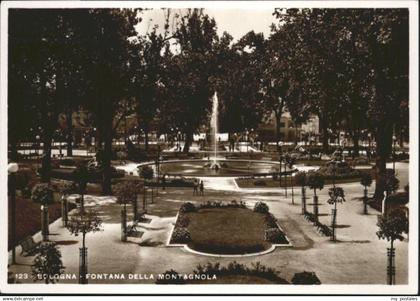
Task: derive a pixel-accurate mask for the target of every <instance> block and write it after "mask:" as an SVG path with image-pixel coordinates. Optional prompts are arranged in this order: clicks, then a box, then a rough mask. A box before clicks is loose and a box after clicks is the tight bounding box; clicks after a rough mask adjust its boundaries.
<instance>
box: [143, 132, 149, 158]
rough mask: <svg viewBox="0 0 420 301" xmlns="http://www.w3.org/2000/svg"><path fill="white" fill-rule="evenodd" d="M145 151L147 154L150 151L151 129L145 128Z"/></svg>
mask: <svg viewBox="0 0 420 301" xmlns="http://www.w3.org/2000/svg"><path fill="white" fill-rule="evenodd" d="M144 150H145V151H146V152H147V151H148V150H149V128H148V127H147V126H145V127H144Z"/></svg>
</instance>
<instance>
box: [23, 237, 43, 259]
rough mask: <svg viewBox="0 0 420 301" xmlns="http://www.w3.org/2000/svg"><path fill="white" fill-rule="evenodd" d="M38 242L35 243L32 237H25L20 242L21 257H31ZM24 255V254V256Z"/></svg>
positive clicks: (36, 248)
mask: <svg viewBox="0 0 420 301" xmlns="http://www.w3.org/2000/svg"><path fill="white" fill-rule="evenodd" d="M39 244H40V243H39V242H38V243H36V242H35V241H34V239H33V237H32V236H27V237H25V238H24V239H23V240H22V241H21V242H20V245H21V247H22V251H21V253H20V254H21V255H23V256H32V255H34V254H35V253H36V251H37V250H38V246H39ZM24 253H25V254H24Z"/></svg>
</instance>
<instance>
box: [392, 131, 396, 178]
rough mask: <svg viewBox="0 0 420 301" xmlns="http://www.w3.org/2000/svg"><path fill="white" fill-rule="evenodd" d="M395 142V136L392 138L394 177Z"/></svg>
mask: <svg viewBox="0 0 420 301" xmlns="http://www.w3.org/2000/svg"><path fill="white" fill-rule="evenodd" d="M396 142H397V137H396V136H395V135H393V136H392V169H393V171H394V175H395V144H396Z"/></svg>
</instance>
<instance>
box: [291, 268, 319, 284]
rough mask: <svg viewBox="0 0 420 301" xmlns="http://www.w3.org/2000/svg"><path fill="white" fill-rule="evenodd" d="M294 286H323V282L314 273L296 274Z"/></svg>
mask: <svg viewBox="0 0 420 301" xmlns="http://www.w3.org/2000/svg"><path fill="white" fill-rule="evenodd" d="M292 283H293V284H321V281H320V280H319V278H318V277H317V276H316V274H315V273H314V272H306V271H304V272H302V273H296V274H295V275H294V276H293V278H292Z"/></svg>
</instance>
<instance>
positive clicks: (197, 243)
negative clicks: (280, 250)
mask: <svg viewBox="0 0 420 301" xmlns="http://www.w3.org/2000/svg"><path fill="white" fill-rule="evenodd" d="M267 215H268V213H266V214H265V213H258V212H254V211H252V210H250V209H248V208H235V207H227V206H226V207H220V208H218V207H214V208H200V209H198V210H196V211H193V212H184V213H182V214H180V215H179V216H178V220H180V219H187V220H188V223H187V225H184V224H182V223H179V222H178V221H177V224H176V227H175V229H174V233H177V230H179V229H181V228H180V227H182V229H187V230H188V232H189V234H190V236H191V240H190V241H189V242H188V246H189V247H190V248H191V249H193V250H196V251H200V252H205V253H213V254H248V253H256V252H261V251H264V250H267V249H269V248H270V247H271V242H270V241H267V240H266V237H265V233H266V230H267V229H268V224H267ZM181 224H182V225H181ZM270 227H272V225H270ZM171 242H172V243H177V242H176V241H174V235H173V237H172V241H171ZM276 243H288V241H287V240H286V239H285V238H284V239H283V240H282V241H281V242H276Z"/></svg>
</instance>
